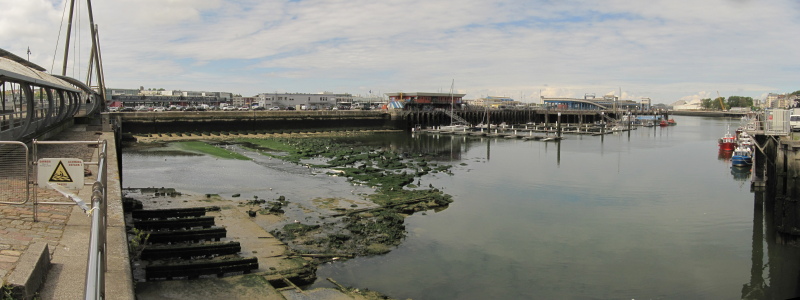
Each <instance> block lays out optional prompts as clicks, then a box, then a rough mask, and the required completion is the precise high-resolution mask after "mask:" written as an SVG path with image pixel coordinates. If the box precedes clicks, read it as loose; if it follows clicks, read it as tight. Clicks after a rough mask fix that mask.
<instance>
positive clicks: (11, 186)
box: [0, 141, 30, 204]
mask: <svg viewBox="0 0 800 300" xmlns="http://www.w3.org/2000/svg"><path fill="white" fill-rule="evenodd" d="M28 182H29V181H28V147H27V146H25V144H24V143H21V142H7V141H0V203H3V204H22V203H25V202H27V201H28V198H29V197H30V192H29V191H30V186H29V184H28Z"/></svg>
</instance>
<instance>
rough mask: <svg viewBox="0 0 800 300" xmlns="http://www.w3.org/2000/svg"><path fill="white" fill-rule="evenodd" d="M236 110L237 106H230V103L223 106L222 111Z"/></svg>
mask: <svg viewBox="0 0 800 300" xmlns="http://www.w3.org/2000/svg"><path fill="white" fill-rule="evenodd" d="M234 110H236V107H233V106H230V105H228V106H225V107H223V108H222V111H234Z"/></svg>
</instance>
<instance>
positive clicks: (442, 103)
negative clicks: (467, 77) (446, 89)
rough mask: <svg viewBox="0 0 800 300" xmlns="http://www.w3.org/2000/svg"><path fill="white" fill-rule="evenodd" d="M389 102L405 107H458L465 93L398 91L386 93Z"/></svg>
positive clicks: (462, 102)
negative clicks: (398, 103) (395, 102)
mask: <svg viewBox="0 0 800 300" xmlns="http://www.w3.org/2000/svg"><path fill="white" fill-rule="evenodd" d="M385 95H386V96H387V97H389V102H392V101H397V102H400V103H402V104H403V106H404V107H405V108H406V109H434V108H451V107H453V106H454V107H456V108H460V107H461V106H462V104H464V101H463V98H464V95H466V94H450V93H426V92H410V93H404V92H398V93H386V94H385Z"/></svg>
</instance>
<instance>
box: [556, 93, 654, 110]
mask: <svg viewBox="0 0 800 300" xmlns="http://www.w3.org/2000/svg"><path fill="white" fill-rule="evenodd" d="M541 99H542V103H544V104H545V106H548V107H555V108H557V109H570V110H606V109H614V108H615V106H616V109H619V110H640V109H642V106H641V104H640V103H637V102H636V101H633V100H620V99H619V97H616V96H614V95H605V96H603V97H602V98H598V97H595V95H594V94H586V95H584V97H583V99H579V98H547V97H541ZM648 100H649V99H648Z"/></svg>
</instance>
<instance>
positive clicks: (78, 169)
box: [36, 158, 83, 190]
mask: <svg viewBox="0 0 800 300" xmlns="http://www.w3.org/2000/svg"><path fill="white" fill-rule="evenodd" d="M38 166H39V167H38V168H37V169H36V170H37V172H36V174H37V176H36V177H37V183H38V184H39V187H44V188H51V187H50V184H51V183H52V184H57V185H59V186H62V187H64V188H66V189H70V190H80V189H82V188H83V160H82V159H79V158H42V159H39V163H38Z"/></svg>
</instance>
